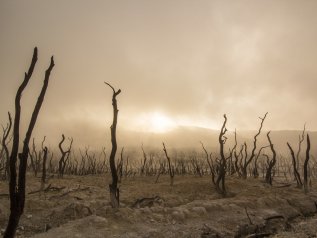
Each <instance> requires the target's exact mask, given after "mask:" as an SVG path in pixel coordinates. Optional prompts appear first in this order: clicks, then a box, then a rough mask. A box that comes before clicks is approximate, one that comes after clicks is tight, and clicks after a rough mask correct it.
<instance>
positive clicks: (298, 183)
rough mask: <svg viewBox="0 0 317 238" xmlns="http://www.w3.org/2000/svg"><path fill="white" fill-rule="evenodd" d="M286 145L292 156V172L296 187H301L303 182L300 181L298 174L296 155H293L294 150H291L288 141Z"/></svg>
mask: <svg viewBox="0 0 317 238" xmlns="http://www.w3.org/2000/svg"><path fill="white" fill-rule="evenodd" d="M287 146H288V148H289V150H290V152H291V156H292V165H293V173H294V177H295V180H296V183H297V187H298V188H302V186H303V183H302V180H301V177H300V174H299V172H298V170H297V166H296V157H295V153H294V150H293V148H292V146H291V145H290V144H289V143H288V142H287Z"/></svg>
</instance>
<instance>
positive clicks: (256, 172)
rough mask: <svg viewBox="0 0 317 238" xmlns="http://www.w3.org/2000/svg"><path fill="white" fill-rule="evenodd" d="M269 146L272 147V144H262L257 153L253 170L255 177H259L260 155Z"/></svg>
mask: <svg viewBox="0 0 317 238" xmlns="http://www.w3.org/2000/svg"><path fill="white" fill-rule="evenodd" d="M267 147H270V146H269V145H267V146H262V147H261V148H260V150H259V152H258V154H257V155H256V156H255V158H254V168H253V171H252V173H253V177H254V178H258V177H259V172H258V159H259V157H260V155H261V152H262V150H263V149H265V148H267Z"/></svg>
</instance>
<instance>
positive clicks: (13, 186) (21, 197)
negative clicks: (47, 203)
mask: <svg viewBox="0 0 317 238" xmlns="http://www.w3.org/2000/svg"><path fill="white" fill-rule="evenodd" d="M36 62H37V48H34V52H33V57H32V62H31V65H30V68H29V70H28V72H27V73H25V77H24V80H23V82H22V84H21V85H20V87H19V88H18V91H17V94H16V97H15V118H14V126H13V143H12V151H11V155H10V183H9V193H10V216H9V222H8V225H7V228H6V230H5V233H4V237H5V238H11V237H14V235H15V232H16V229H17V226H18V224H19V220H20V217H21V215H22V214H23V211H24V204H25V177H26V167H27V158H28V153H29V142H30V139H31V136H32V132H33V129H34V126H35V123H36V120H37V117H38V114H39V112H40V109H41V106H42V103H43V101H44V97H45V93H46V89H47V87H48V82H49V78H50V74H51V71H52V69H53V67H54V60H53V57H51V62H50V65H49V67H48V69H47V70H46V72H45V78H44V84H43V87H42V90H41V92H40V95H39V97H38V99H37V102H36V104H35V108H34V110H33V113H32V116H31V120H30V124H29V126H28V129H27V132H26V135H25V139H24V143H23V149H22V153H20V154H19V160H20V164H19V176H18V181H17V171H16V162H17V157H18V150H19V139H20V133H19V129H20V117H21V105H20V101H21V96H22V92H23V91H24V89H25V88H26V86H27V84H28V83H29V80H30V78H31V76H32V73H33V70H34V67H35V64H36Z"/></svg>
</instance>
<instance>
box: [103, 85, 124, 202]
mask: <svg viewBox="0 0 317 238" xmlns="http://www.w3.org/2000/svg"><path fill="white" fill-rule="evenodd" d="M105 84H106V85H108V86H109V87H110V88H111V89H112V92H113V94H112V107H113V122H112V125H111V127H110V130H111V144H112V148H111V153H110V158H109V162H110V169H111V175H112V183H111V184H109V190H110V203H111V206H112V207H113V208H118V207H119V196H120V191H119V188H118V174H117V169H116V164H115V157H116V153H117V135H116V131H117V121H118V112H119V110H118V105H117V96H118V95H119V94H120V93H121V89H119V90H118V91H116V90H115V89H114V88H113V87H112V86H111V85H110V84H109V83H107V82H105Z"/></svg>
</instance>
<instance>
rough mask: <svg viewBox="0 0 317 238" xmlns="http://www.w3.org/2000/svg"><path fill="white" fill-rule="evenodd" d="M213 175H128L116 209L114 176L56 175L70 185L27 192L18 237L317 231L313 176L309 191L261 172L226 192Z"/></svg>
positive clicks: (3, 215) (3, 209)
mask: <svg viewBox="0 0 317 238" xmlns="http://www.w3.org/2000/svg"><path fill="white" fill-rule="evenodd" d="M210 180H211V179H210V177H208V176H204V177H202V178H200V177H195V176H176V177H175V182H174V186H173V187H171V186H170V185H169V177H167V176H163V177H161V178H160V181H159V183H157V184H155V183H154V181H155V177H137V178H127V179H125V178H124V179H123V181H122V183H121V184H120V191H121V207H120V208H119V209H117V210H114V209H112V208H111V207H110V206H109V192H108V183H109V177H107V176H84V177H75V176H72V177H70V176H66V177H65V178H63V179H57V178H52V179H50V180H49V181H48V183H47V184H46V186H48V185H49V184H51V186H52V187H58V188H61V187H65V188H63V189H61V190H59V191H53V190H49V191H47V192H46V193H44V192H42V193H35V194H30V195H27V202H26V207H25V212H24V214H23V216H22V219H21V221H20V226H19V228H18V233H17V234H18V235H17V237H36V238H44V237H45V238H46V237H47V238H51V237H54V238H57V237H61V238H63V237H64V238H66V237H88V238H89V237H91V238H92V237H162V238H163V237H164V238H165V237H175V238H176V237H204V238H212V237H303V238H304V237H317V217H316V206H317V205H316V203H317V186H316V185H315V183H314V182H313V187H312V188H311V191H310V192H309V193H308V194H305V193H304V192H303V191H302V190H299V189H297V188H295V184H292V185H291V186H288V187H285V186H283V183H275V184H274V186H273V187H270V186H268V185H266V184H264V183H263V182H262V180H261V179H257V180H255V179H251V178H250V179H247V180H242V179H237V178H229V179H228V181H227V184H228V185H227V187H228V191H229V192H230V195H229V196H228V197H227V198H221V197H220V196H219V195H217V193H216V192H215V190H214V188H213V186H212V185H211V181H210ZM27 184H28V189H27V192H31V191H35V190H38V189H39V188H40V182H39V179H36V178H34V177H32V176H29V177H28V181H27ZM7 186H8V185H7V184H6V183H5V182H0V194H1V196H0V228H1V232H3V230H4V227H5V224H6V222H7V217H8V212H9V209H8V208H9V200H8V197H7V196H5V195H4V194H6V193H8V187H7ZM155 196H159V197H160V200H159V201H158V202H156V203H154V205H153V206H151V205H150V206H146V207H143V208H133V207H132V205H133V204H134V202H135V201H136V200H137V199H140V198H144V197H155ZM274 216H276V218H273V219H270V218H272V217H274ZM45 230H47V231H46V232H45ZM269 234H271V235H270V236H265V235H269ZM261 235H262V236H261Z"/></svg>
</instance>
